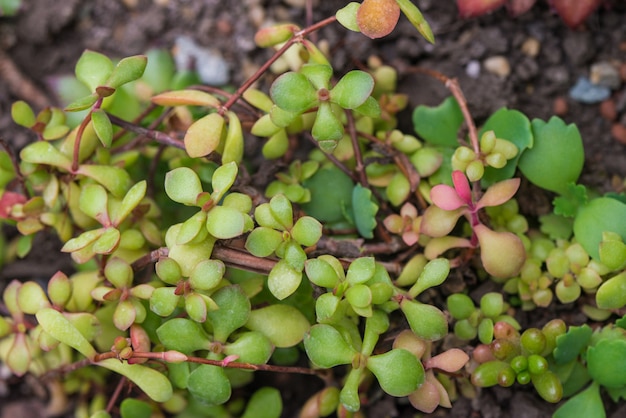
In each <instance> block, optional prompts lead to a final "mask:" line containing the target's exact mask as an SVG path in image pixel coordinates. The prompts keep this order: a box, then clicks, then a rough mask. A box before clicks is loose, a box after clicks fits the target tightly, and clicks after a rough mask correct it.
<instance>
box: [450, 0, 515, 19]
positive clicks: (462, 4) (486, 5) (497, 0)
mask: <svg viewBox="0 0 626 418" xmlns="http://www.w3.org/2000/svg"><path fill="white" fill-rule="evenodd" d="M504 3H506V0H456V4H457V6H458V7H459V16H461V17H462V18H468V17H476V16H482V15H484V14H487V13H489V12H493V11H494V10H496V9H499V8H500V7H502V5H504Z"/></svg>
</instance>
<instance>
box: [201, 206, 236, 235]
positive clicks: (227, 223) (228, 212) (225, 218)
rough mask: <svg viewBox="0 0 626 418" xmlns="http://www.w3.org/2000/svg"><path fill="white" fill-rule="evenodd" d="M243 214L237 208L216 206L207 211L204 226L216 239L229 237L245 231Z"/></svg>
mask: <svg viewBox="0 0 626 418" xmlns="http://www.w3.org/2000/svg"><path fill="white" fill-rule="evenodd" d="M245 226H246V222H245V219H244V215H243V214H242V213H241V212H239V211H238V210H237V209H233V208H228V207H225V206H216V207H214V208H213V209H211V210H210V211H209V213H207V216H206V227H207V230H208V231H209V233H210V234H211V235H213V236H214V237H215V238H218V239H230V238H235V237H238V236H239V235H241V234H242V233H243V232H244V231H245Z"/></svg>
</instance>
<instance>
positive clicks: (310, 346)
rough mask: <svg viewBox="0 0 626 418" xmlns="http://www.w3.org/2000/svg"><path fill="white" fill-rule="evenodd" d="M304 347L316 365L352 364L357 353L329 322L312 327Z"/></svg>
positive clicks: (326, 366)
mask: <svg viewBox="0 0 626 418" xmlns="http://www.w3.org/2000/svg"><path fill="white" fill-rule="evenodd" d="M329 347H332V350H329V349H328V348H329ZM304 348H305V350H306V353H307V356H308V357H309V359H310V360H311V361H312V362H313V363H314V364H315V365H317V366H319V367H324V368H331V367H335V366H338V365H340V364H350V363H351V362H352V359H353V358H354V356H355V355H356V354H357V351H356V350H355V349H354V348H353V347H351V346H350V345H349V344H348V342H347V341H346V340H345V338H344V337H343V336H342V335H341V333H340V332H339V331H337V329H335V328H334V327H333V326H331V325H327V324H317V325H314V326H313V327H312V328H311V331H310V332H309V333H308V334H307V335H306V337H305V338H304ZM414 358H415V357H414Z"/></svg>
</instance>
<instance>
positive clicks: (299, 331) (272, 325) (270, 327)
mask: <svg viewBox="0 0 626 418" xmlns="http://www.w3.org/2000/svg"><path fill="white" fill-rule="evenodd" d="M246 327H247V328H248V329H250V330H252V331H259V332H261V333H263V334H265V336H266V337H268V338H269V339H270V341H271V342H272V344H274V346H276V347H292V346H294V345H296V344H298V343H299V342H300V341H302V338H303V337H304V334H305V333H306V332H307V331H308V330H309V328H310V327H311V325H310V324H309V321H308V320H307V319H306V317H305V316H304V315H303V314H302V313H301V312H300V311H299V310H298V309H296V308H294V307H293V306H290V305H270V306H266V307H264V308H260V309H255V310H253V311H252V312H250V318H249V319H248V322H247V323H246Z"/></svg>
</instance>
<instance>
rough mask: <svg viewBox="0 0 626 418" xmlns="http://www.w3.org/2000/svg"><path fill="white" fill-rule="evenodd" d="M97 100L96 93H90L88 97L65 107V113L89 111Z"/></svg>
mask: <svg viewBox="0 0 626 418" xmlns="http://www.w3.org/2000/svg"><path fill="white" fill-rule="evenodd" d="M98 99H99V96H98V93H92V94H90V95H88V96H84V97H81V98H80V99H76V100H74V101H73V102H72V103H70V104H68V105H67V106H65V109H64V110H65V111H66V112H80V111H81V110H85V109H89V108H90V107H91V106H93V104H94V103H96V102H97V101H98Z"/></svg>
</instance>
